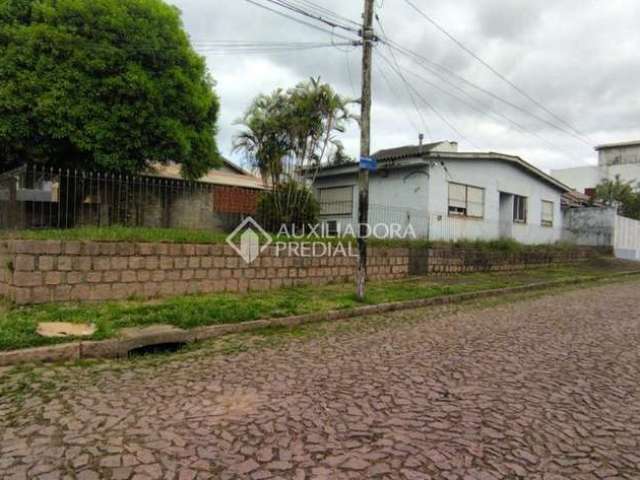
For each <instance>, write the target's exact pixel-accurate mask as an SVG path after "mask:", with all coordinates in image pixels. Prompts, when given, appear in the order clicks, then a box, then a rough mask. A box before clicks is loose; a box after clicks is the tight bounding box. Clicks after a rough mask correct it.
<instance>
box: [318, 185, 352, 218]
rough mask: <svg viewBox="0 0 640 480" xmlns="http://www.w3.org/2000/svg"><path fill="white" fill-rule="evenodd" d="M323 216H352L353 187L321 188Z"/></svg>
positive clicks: (319, 195) (319, 196)
mask: <svg viewBox="0 0 640 480" xmlns="http://www.w3.org/2000/svg"><path fill="white" fill-rule="evenodd" d="M318 200H319V201H320V214H321V215H351V214H352V213H353V187H352V186H349V187H332V188H319V189H318Z"/></svg>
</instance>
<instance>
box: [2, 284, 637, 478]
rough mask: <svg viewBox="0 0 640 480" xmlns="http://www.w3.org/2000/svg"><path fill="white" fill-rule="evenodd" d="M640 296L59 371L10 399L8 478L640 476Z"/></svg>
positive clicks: (623, 290) (627, 290)
mask: <svg viewBox="0 0 640 480" xmlns="http://www.w3.org/2000/svg"><path fill="white" fill-rule="evenodd" d="M639 288H640V283H639V282H634V283H625V284H618V285H609V286H605V287H597V288H591V289H587V290H578V291H572V292H568V293H565V294H562V295H557V296H546V297H541V298H537V299H529V300H526V301H523V302H518V303H514V304H500V305H498V306H493V307H488V306H486V305H485V306H484V307H482V308H480V309H478V308H475V309H471V308H466V307H465V308H464V309H462V310H460V311H458V312H453V311H449V313H441V314H440V315H438V314H435V313H434V312H433V311H425V310H417V311H413V312H405V313H398V314H394V315H392V316H390V317H388V318H386V319H375V318H373V319H370V320H367V322H370V323H372V324H375V322H376V321H378V322H379V325H378V327H375V328H364V329H358V328H352V329H349V330H344V331H338V332H333V333H330V334H325V335H316V336H305V337H302V338H292V339H290V340H287V341H286V342H284V343H280V344H278V345H276V346H270V347H267V348H259V349H251V350H249V351H245V352H234V353H227V354H224V355H223V354H217V355H213V354H203V353H202V352H201V353H200V354H197V352H196V353H194V354H186V355H179V356H177V357H174V358H167V359H165V360H163V361H162V362H157V361H156V362H155V363H145V361H141V362H135V363H131V364H129V363H126V364H124V368H122V367H123V365H120V368H117V367H118V366H117V365H113V364H103V365H102V366H99V367H91V368H78V367H75V368H67V369H58V370H51V371H50V372H49V377H50V378H49V381H50V383H51V382H53V384H54V385H53V386H50V388H49V389H45V388H39V389H35V390H34V391H32V392H31V393H27V394H26V395H25V396H24V397H23V398H22V399H16V398H15V396H14V395H11V396H5V398H2V399H0V419H1V420H0V478H3V479H14V478H15V479H19V478H39V479H58V478H69V479H73V478H76V479H81V480H92V479H102V478H104V479H129V478H133V479H136V480H143V479H161V478H166V479H181V480H188V479H194V478H220V479H235V478H239V479H240V478H243V479H244V478H247V479H251V480H261V479H282V478H284V479H300V480H302V479H323V478H325V479H348V478H388V479H409V480H418V479H447V480H455V479H459V480H493V479H505V480H507V479H511V480H516V479H540V480H559V479H563V478H569V479H584V480H594V479H611V480H613V479H640V445H639V440H640V392H639V391H638V388H639V382H640V350H639V348H640V295H639V294H638V292H639V291H640V290H639ZM360 323H362V324H364V321H360ZM24 375H25V376H26V377H25V378H28V373H25V374H24ZM19 378H21V377H19V376H15V375H14V376H12V377H11V380H10V381H14V382H15V381H18V379H19ZM45 378H47V376H46V375H45ZM39 381H40V382H42V380H39Z"/></svg>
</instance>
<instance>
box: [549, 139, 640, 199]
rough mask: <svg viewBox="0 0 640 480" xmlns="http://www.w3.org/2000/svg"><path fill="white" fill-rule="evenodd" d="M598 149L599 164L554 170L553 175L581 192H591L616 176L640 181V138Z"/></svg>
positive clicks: (627, 180)
mask: <svg viewBox="0 0 640 480" xmlns="http://www.w3.org/2000/svg"><path fill="white" fill-rule="evenodd" d="M596 151H597V152H598V165H594V166H588V167H576V168H564V169H559V170H552V171H551V175H553V176H554V177H555V178H557V179H558V180H560V181H561V182H564V183H566V184H567V185H569V186H571V187H573V188H575V189H576V190H577V191H579V192H589V191H590V190H593V189H594V188H595V187H596V186H598V184H600V183H601V182H602V181H603V180H605V179H609V180H613V179H614V178H616V176H619V177H620V179H621V180H622V181H625V182H631V183H633V184H634V185H635V184H637V183H640V140H638V141H635V142H622V143H610V144H607V145H600V146H598V147H596Z"/></svg>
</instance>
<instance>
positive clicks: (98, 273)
mask: <svg viewBox="0 0 640 480" xmlns="http://www.w3.org/2000/svg"><path fill="white" fill-rule="evenodd" d="M0 258H2V259H3V263H2V265H1V268H0V270H1V271H2V273H1V274H0V293H1V294H2V295H4V296H5V297H7V298H9V299H11V300H12V301H14V302H15V303H17V304H21V305H24V304H32V303H46V302H67V301H87V300H88V301H100V300H118V299H126V298H130V297H138V298H156V297H169V296H175V295H181V294H195V293H213V292H243V291H247V290H266V289H272V288H278V287H286V286H296V285H306V284H324V283H329V282H346V281H351V280H352V279H353V277H354V275H355V268H356V260H355V259H354V258H352V257H328V256H327V257H322V258H282V257H277V256H275V250H274V249H269V251H266V252H264V253H263V254H262V255H261V256H260V258H258V259H257V260H256V261H255V262H254V263H252V264H251V265H247V264H245V262H244V261H243V260H242V259H241V258H240V257H239V256H238V255H237V254H236V253H235V252H234V251H233V250H232V249H231V248H230V247H228V246H222V245H177V244H161V243H158V244H152V243H107V242H75V241H65V242H59V241H20V240H11V241H4V242H0ZM408 270H409V266H408V255H407V251H406V250H405V249H380V250H374V251H372V252H371V257H370V260H369V271H370V275H371V277H372V278H374V279H396V278H403V277H406V276H407V275H408Z"/></svg>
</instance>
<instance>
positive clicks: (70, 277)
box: [67, 272, 84, 285]
mask: <svg viewBox="0 0 640 480" xmlns="http://www.w3.org/2000/svg"><path fill="white" fill-rule="evenodd" d="M83 281H84V274H83V273H82V272H69V273H67V283H68V284H69V285H75V284H78V283H82V282H83Z"/></svg>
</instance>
